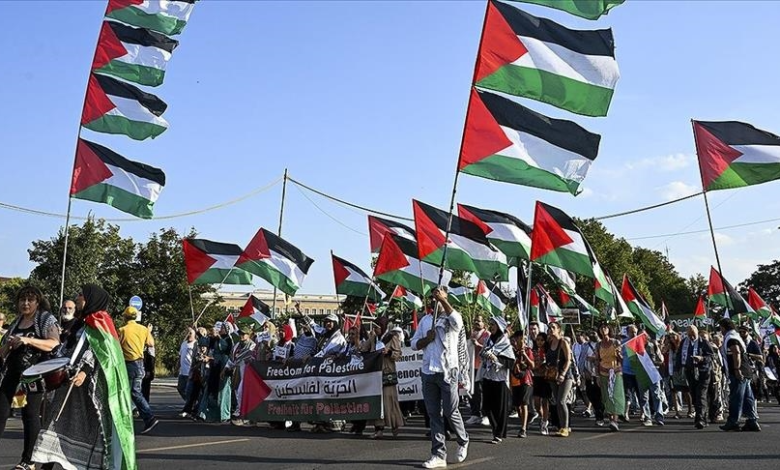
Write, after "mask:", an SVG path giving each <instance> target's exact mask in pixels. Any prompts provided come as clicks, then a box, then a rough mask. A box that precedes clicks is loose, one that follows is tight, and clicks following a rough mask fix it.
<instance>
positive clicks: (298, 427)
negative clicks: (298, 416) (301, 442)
mask: <svg viewBox="0 0 780 470" xmlns="http://www.w3.org/2000/svg"><path fill="white" fill-rule="evenodd" d="M287 432H301V423H292V424H291V425H290V427H288V428H287Z"/></svg>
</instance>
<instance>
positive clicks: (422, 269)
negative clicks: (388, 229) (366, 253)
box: [374, 234, 452, 295]
mask: <svg viewBox="0 0 780 470" xmlns="http://www.w3.org/2000/svg"><path fill="white" fill-rule="evenodd" d="M374 277H375V278H377V279H382V280H385V281H387V282H390V283H393V284H398V285H401V286H403V287H406V288H407V289H410V290H411V291H412V292H416V293H418V294H421V295H428V292H430V291H431V290H433V289H434V288H436V287H437V286H438V285H439V267H438V266H434V265H432V264H430V263H427V262H425V261H420V259H419V258H418V250H417V243H415V242H414V241H413V240H409V239H407V238H404V237H400V236H398V235H393V234H388V235H387V236H385V238H384V241H383V242H382V248H381V249H380V250H379V257H378V258H377V261H376V266H374ZM451 279H452V273H451V272H449V271H448V270H446V269H445V270H444V273H443V275H442V279H441V285H445V286H446V285H447V284H449V283H450V280H451Z"/></svg>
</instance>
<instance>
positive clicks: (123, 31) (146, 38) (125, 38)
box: [107, 21, 179, 53]
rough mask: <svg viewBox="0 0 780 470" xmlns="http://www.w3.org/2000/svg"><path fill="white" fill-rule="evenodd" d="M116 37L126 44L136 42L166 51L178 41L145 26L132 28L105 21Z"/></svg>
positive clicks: (171, 49) (172, 48)
mask: <svg viewBox="0 0 780 470" xmlns="http://www.w3.org/2000/svg"><path fill="white" fill-rule="evenodd" d="M107 23H108V25H109V26H111V30H112V31H114V34H116V37H117V38H118V39H119V40H120V41H122V42H124V43H127V44H137V45H139V46H144V47H156V48H157V49H162V50H164V51H167V52H171V53H172V52H173V50H174V49H176V47H177V46H178V45H179V41H177V40H175V39H171V38H169V37H168V36H166V35H164V34H160V33H155V32H154V31H150V30H148V29H146V28H133V27H132V26H127V25H124V24H122V23H117V22H115V21H107Z"/></svg>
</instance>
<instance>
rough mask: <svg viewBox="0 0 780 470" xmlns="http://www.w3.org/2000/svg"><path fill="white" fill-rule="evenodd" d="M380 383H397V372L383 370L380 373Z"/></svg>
mask: <svg viewBox="0 0 780 470" xmlns="http://www.w3.org/2000/svg"><path fill="white" fill-rule="evenodd" d="M382 385H383V386H384V385H398V373H397V372H384V373H382Z"/></svg>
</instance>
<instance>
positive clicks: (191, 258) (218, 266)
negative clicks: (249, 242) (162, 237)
mask: <svg viewBox="0 0 780 470" xmlns="http://www.w3.org/2000/svg"><path fill="white" fill-rule="evenodd" d="M182 246H183V249H184V265H185V266H186V269H187V283H189V284H252V275H251V274H250V273H248V272H246V271H244V270H243V269H239V268H237V267H235V265H236V261H237V260H238V257H239V256H241V247H240V246H238V245H234V244H232V243H219V242H212V241H211V240H206V239H203V238H185V239H184V240H182Z"/></svg>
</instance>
